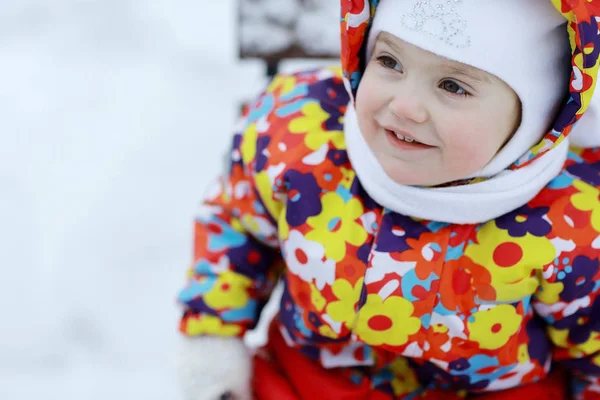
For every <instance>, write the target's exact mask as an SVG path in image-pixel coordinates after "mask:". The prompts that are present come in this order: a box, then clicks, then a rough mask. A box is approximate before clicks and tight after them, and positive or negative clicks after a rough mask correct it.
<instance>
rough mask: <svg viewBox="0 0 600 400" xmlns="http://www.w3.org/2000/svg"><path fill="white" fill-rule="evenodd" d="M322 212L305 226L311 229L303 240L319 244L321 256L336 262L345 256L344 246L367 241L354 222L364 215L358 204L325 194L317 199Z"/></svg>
mask: <svg viewBox="0 0 600 400" xmlns="http://www.w3.org/2000/svg"><path fill="white" fill-rule="evenodd" d="M321 204H322V206H323V211H322V212H321V214H319V215H316V216H314V217H309V218H308V219H307V220H306V222H307V223H308V225H310V226H311V227H312V228H313V229H312V230H311V231H310V232H308V233H307V234H306V239H308V240H312V241H314V242H318V243H321V244H322V245H323V246H324V247H325V256H327V258H328V259H331V260H334V261H336V262H338V261H341V260H342V259H343V258H344V256H345V255H346V243H350V244H352V245H354V246H360V245H361V244H363V243H364V242H365V241H366V240H367V231H365V228H364V227H363V226H362V224H361V223H360V221H359V222H356V220H357V219H358V218H359V217H360V216H361V215H362V214H363V213H364V208H363V205H362V203H361V202H360V201H359V200H358V199H351V200H350V201H348V202H347V203H344V200H343V199H342V198H341V197H340V196H339V195H338V194H337V193H335V192H328V193H326V194H325V195H324V196H323V198H322V199H321Z"/></svg>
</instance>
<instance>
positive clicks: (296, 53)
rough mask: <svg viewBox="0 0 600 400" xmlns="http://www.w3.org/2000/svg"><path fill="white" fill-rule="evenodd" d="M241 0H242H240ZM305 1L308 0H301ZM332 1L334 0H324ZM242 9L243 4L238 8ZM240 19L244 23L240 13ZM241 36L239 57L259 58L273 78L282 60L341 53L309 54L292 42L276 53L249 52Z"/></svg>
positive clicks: (320, 58) (242, 58)
mask: <svg viewBox="0 0 600 400" xmlns="http://www.w3.org/2000/svg"><path fill="white" fill-rule="evenodd" d="M238 1H241V0H238ZM300 1H301V2H304V1H306V0H300ZM323 1H332V0H323ZM239 9H241V5H240V6H239V7H238V10H239ZM239 21H240V23H242V22H243V21H242V16H241V13H240V16H239ZM238 35H241V29H239V30H238ZM241 43H242V41H241V38H239V37H238V44H239V45H238V49H239V58H240V59H241V60H250V59H259V60H262V61H264V62H265V75H266V76H267V77H269V78H272V77H273V76H275V75H276V74H277V73H278V72H279V68H280V65H281V63H282V62H284V61H288V60H295V59H296V60H300V59H301V60H323V59H329V60H331V59H333V60H336V59H339V54H331V53H323V54H308V53H307V52H306V51H305V50H304V49H303V48H302V47H301V46H300V45H298V44H297V43H294V44H292V45H291V46H290V47H288V48H286V49H283V50H281V51H278V52H275V53H257V52H248V51H245V50H244V49H243V48H242V45H241Z"/></svg>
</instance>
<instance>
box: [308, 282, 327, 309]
mask: <svg viewBox="0 0 600 400" xmlns="http://www.w3.org/2000/svg"><path fill="white" fill-rule="evenodd" d="M310 300H311V302H312V305H313V306H315V308H316V309H317V310H318V311H323V309H324V308H325V303H327V301H326V300H325V297H323V295H322V294H321V292H320V291H319V289H317V287H316V286H315V284H314V283H311V284H310Z"/></svg>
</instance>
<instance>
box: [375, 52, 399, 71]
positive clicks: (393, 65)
mask: <svg viewBox="0 0 600 400" xmlns="http://www.w3.org/2000/svg"><path fill="white" fill-rule="evenodd" d="M377 61H378V62H379V64H381V65H383V66H384V67H385V68H389V69H393V70H396V71H398V72H402V66H401V65H400V63H398V61H396V60H394V59H393V58H392V57H390V56H379V57H377Z"/></svg>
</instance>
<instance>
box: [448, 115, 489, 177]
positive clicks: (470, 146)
mask: <svg viewBox="0 0 600 400" xmlns="http://www.w3.org/2000/svg"><path fill="white" fill-rule="evenodd" d="M471 128H472V127H471ZM465 129H468V128H467V127H465ZM459 132H464V130H462V129H459V130H457V132H456V134H455V135H452V136H453V137H455V138H459V139H457V140H453V141H452V143H451V144H450V145H449V146H447V147H446V151H447V152H446V154H444V158H445V159H446V160H447V162H448V164H449V165H447V167H448V168H449V169H450V170H452V171H456V173H457V174H460V175H465V176H466V175H469V174H472V173H474V172H476V171H478V170H480V169H482V168H483V167H484V166H485V165H486V164H487V163H488V162H489V161H490V160H491V159H492V158H493V156H494V154H495V152H494V150H493V144H492V143H490V141H487V140H481V137H480V136H478V135H470V134H469V135H464V134H463V135H462V136H461V135H460V133H459ZM448 153H450V154H448Z"/></svg>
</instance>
